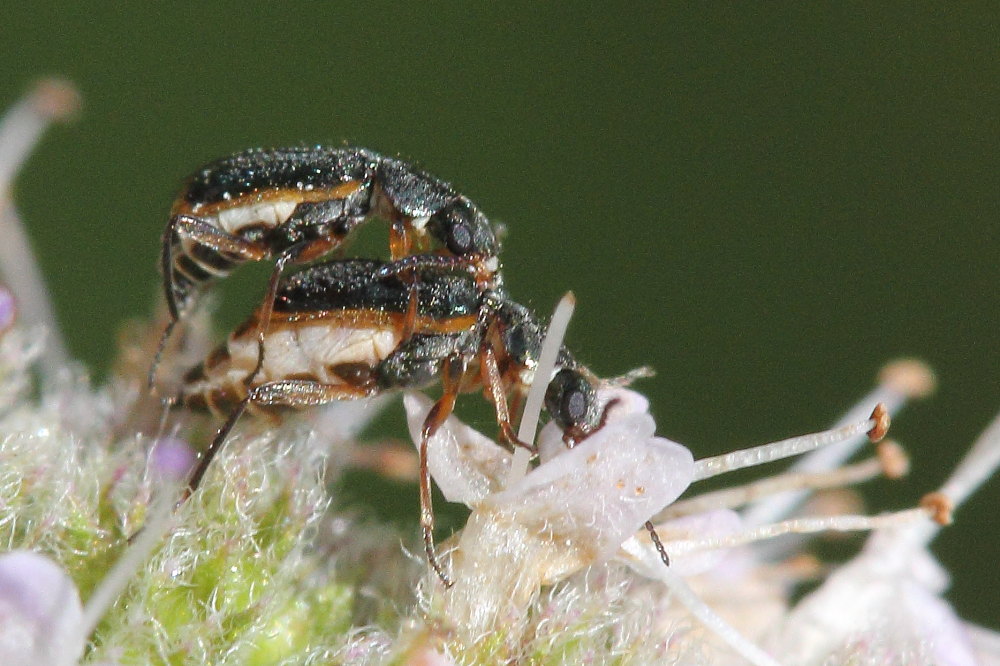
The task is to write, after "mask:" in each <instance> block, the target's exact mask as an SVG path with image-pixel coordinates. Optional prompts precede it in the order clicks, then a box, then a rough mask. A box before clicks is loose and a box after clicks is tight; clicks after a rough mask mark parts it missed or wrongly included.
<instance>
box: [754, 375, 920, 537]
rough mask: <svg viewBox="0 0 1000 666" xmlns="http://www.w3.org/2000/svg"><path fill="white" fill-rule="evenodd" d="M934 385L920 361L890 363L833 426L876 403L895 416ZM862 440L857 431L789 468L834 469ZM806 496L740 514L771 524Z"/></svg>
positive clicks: (770, 502) (797, 494)
mask: <svg viewBox="0 0 1000 666" xmlns="http://www.w3.org/2000/svg"><path fill="white" fill-rule="evenodd" d="M934 384H935V379H934V373H933V372H932V371H931V369H930V368H929V367H928V366H927V365H926V364H925V363H923V362H921V361H916V360H912V359H903V360H899V361H894V362H892V363H889V364H887V365H886V366H885V367H884V368H882V371H881V372H880V373H879V384H878V386H876V387H875V388H874V389H873V390H872V391H871V393H869V394H868V395H866V396H865V397H863V398H862V399H861V400H859V401H858V402H857V403H856V404H855V406H854V407H852V408H851V409H850V410H848V412H847V413H846V414H844V415H843V416H842V417H841V418H840V419H839V420H838V421H837V423H836V424H834V427H835V428H837V427H841V426H844V425H847V424H849V423H854V422H855V421H858V420H860V419H863V418H865V417H867V416H868V415H869V414H871V412H872V408H873V407H874V406H875V405H877V404H879V403H882V404H883V405H885V408H886V410H887V411H888V412H889V415H890V416H895V415H896V414H897V413H898V412H899V410H900V409H902V408H903V407H904V406H905V405H906V402H907V400H912V399H915V398H923V397H926V396H927V395H929V394H930V393H931V392H933V390H934ZM864 442H865V438H864V437H863V436H861V435H860V434H859V435H858V436H856V437H853V438H851V439H848V440H846V441H844V442H841V443H839V444H837V445H835V446H829V447H825V448H823V449H822V450H819V451H816V452H815V453H812V454H810V455H808V456H805V457H803V458H802V459H800V460H797V461H796V462H795V464H793V465H792V467H791V468H790V471H794V472H822V471H826V470H831V469H836V468H837V467H839V466H840V465H842V464H843V463H844V461H846V460H847V459H848V458H850V457H851V456H852V455H854V453H855V452H856V451H857V450H858V449H859V448H860V447H861V446H862V445H863V444H864ZM807 496H808V492H807V491H800V492H795V493H789V494H787V495H782V496H781V497H769V498H767V499H764V500H761V501H759V502H757V503H756V504H755V505H754V506H751V507H749V508H748V509H747V510H746V511H745V512H744V514H743V520H744V521H745V522H746V523H747V524H748V525H764V524H767V523H773V522H775V521H778V520H781V519H782V518H785V517H787V516H789V515H791V514H792V513H793V512H794V511H795V509H796V508H798V506H799V505H801V504H802V502H804V501H805V499H806V497H807Z"/></svg>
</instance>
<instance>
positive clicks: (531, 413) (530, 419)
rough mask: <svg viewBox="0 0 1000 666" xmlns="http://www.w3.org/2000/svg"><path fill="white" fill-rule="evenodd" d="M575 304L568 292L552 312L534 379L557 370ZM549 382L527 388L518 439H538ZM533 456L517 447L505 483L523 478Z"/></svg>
mask: <svg viewBox="0 0 1000 666" xmlns="http://www.w3.org/2000/svg"><path fill="white" fill-rule="evenodd" d="M575 307H576V297H574V296H573V292H571V291H570V292H566V295H565V296H563V297H562V298H561V299H560V300H559V304H558V305H556V310H555V312H553V313H552V321H550V322H549V328H548V330H547V331H546V332H545V340H544V341H543V342H542V351H541V353H539V355H538V366H537V367H536V368H535V379H537V378H539V377H549V376H551V375H552V373H553V372H554V371H555V367H556V360H557V358H558V357H559V348H560V347H561V346H562V342H563V338H565V337H566V329H567V328H568V327H569V320H570V317H572V316H573V309H574V308H575ZM547 388H548V382H539V381H533V382H532V383H531V387H530V388H529V389H528V397H527V399H526V400H525V401H524V412H523V416H522V417H521V425H520V427H519V428H518V430H517V438H518V439H519V440H521V441H522V442H525V443H529V444H530V443H531V442H534V441H535V431H536V430H537V429H538V419H539V417H540V416H541V414H542V402H543V401H544V400H545V390H546V389H547ZM530 459H531V452H530V451H528V450H527V449H524V448H521V447H518V449H517V450H516V451H514V458H513V460H511V464H510V473H509V474H508V475H507V482H506V483H505V484H504V486H510V485H511V484H513V483H515V482H517V481H519V480H520V479H522V478H524V475H525V474H526V473H527V471H528V461H529V460H530Z"/></svg>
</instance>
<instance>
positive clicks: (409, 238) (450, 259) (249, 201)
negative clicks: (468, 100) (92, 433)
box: [150, 146, 500, 383]
mask: <svg viewBox="0 0 1000 666" xmlns="http://www.w3.org/2000/svg"><path fill="white" fill-rule="evenodd" d="M376 216H377V217H382V218H385V219H386V220H388V221H389V223H390V240H389V245H390V247H389V250H390V255H391V258H392V259H393V260H394V263H392V264H391V265H389V266H387V267H386V268H385V270H400V271H409V272H412V271H413V270H415V269H418V268H436V269H441V270H447V269H453V268H462V269H464V270H467V271H469V272H470V273H471V274H472V275H473V276H474V277H475V279H476V281H477V283H478V284H479V286H480V288H483V289H486V288H489V287H491V286H494V285H495V284H497V283H498V281H499V273H498V270H499V258H498V253H499V250H500V247H499V243H498V241H497V237H496V233H495V232H494V229H493V226H492V225H491V224H490V222H489V220H488V219H487V218H486V216H485V215H483V214H482V212H480V210H479V209H478V208H477V207H476V205H475V204H474V203H472V201H470V200H469V199H468V198H467V197H465V196H463V195H461V194H458V193H457V192H455V191H454V190H453V189H452V188H451V186H450V185H449V184H448V183H446V182H444V181H442V180H440V179H438V178H436V177H434V176H431V175H429V174H427V173H425V172H423V171H420V170H418V169H416V168H415V167H413V166H412V165H410V164H407V163H406V162H403V161H401V160H398V159H394V158H391V157H385V156H383V155H379V154H378V153H375V152H373V151H370V150H366V149H364V148H324V147H321V146H315V147H300V148H276V149H253V150H247V151H243V152H240V153H236V154H234V155H231V156H229V157H226V158H224V159H221V160H218V161H215V162H212V163H210V164H207V165H205V166H204V167H202V168H200V169H199V170H198V171H196V172H195V173H194V174H193V175H192V176H191V177H190V178H188V180H187V182H186V184H185V186H184V188H183V189H182V191H181V192H180V194H179V195H178V197H177V199H176V200H175V202H174V205H173V208H172V210H171V216H170V221H169V223H168V224H167V227H166V230H165V231H164V233H163V239H162V252H161V271H162V273H163V288H164V292H165V295H166V300H167V306H168V309H169V311H170V323H169V324H168V327H167V330H166V331H165V332H164V335H163V338H162V340H161V345H160V348H161V349H162V348H163V346H164V345H165V344H166V341H167V339H168V338H169V336H170V334H171V331H172V329H173V327H174V326H175V325H176V323H177V321H178V319H179V318H180V316H181V314H182V312H183V311H184V310H185V309H186V308H187V306H188V304H189V303H190V301H191V297H192V295H193V294H194V292H195V291H196V290H197V289H198V288H200V287H202V286H204V285H207V284H208V283H210V282H212V281H214V280H216V279H220V278H223V277H225V276H227V275H228V274H229V273H230V272H231V271H232V270H233V269H234V268H235V267H236V266H237V265H239V264H242V263H245V262H250V261H267V260H273V261H274V262H275V266H274V270H273V272H272V274H271V279H270V281H269V284H268V290H267V295H266V296H265V298H264V299H263V303H264V305H265V307H266V306H268V305H269V304H270V303H272V302H273V301H274V295H275V292H276V289H277V283H278V279H279V278H280V275H281V273H282V271H283V269H284V267H285V265H286V264H295V263H301V262H309V261H313V260H315V259H317V258H320V257H322V256H324V255H326V254H328V253H330V252H332V251H333V250H336V249H337V248H339V247H341V246H342V245H343V244H344V243H345V241H346V240H347V239H348V237H349V236H350V234H351V232H352V231H354V229H356V228H357V227H358V226H360V225H362V224H363V223H364V222H366V221H367V220H369V219H371V218H372V217H376ZM266 320H267V317H264V321H266ZM263 334H264V332H263V331H259V335H258V337H259V338H262V337H263ZM158 359H159V353H158V354H157V357H156V360H154V363H153V369H152V370H151V371H150V383H152V377H153V374H154V373H155V368H156V364H157V362H158Z"/></svg>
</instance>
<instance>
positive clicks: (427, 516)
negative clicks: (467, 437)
mask: <svg viewBox="0 0 1000 666" xmlns="http://www.w3.org/2000/svg"><path fill="white" fill-rule="evenodd" d="M466 368H467V363H466V360H465V359H464V358H462V357H453V358H450V359H447V360H446V361H445V362H444V371H443V373H442V375H443V377H442V384H443V392H442V395H441V398H440V399H439V400H438V401H437V402H436V403H434V406H433V407H431V411H430V412H428V414H427V418H425V419H424V425H423V428H422V429H421V432H420V530H421V532H422V533H423V537H424V551H425V552H426V553H427V561H428V562H429V563H430V565H431V567H433V569H434V571H435V573H437V575H438V578H440V579H441V582H442V583H444V586H445V587H451V586H452V585H454V584H455V583H454V581H452V580H451V578H449V577H448V574H447V573H445V571H444V569H443V568H442V567H441V563H440V562H439V561H438V558H437V554H436V552H435V550H434V507H433V505H432V503H431V473H430V469H429V468H428V466H427V442H428V441H429V440H430V438H431V437H433V436H434V433H436V432H437V431H438V428H440V427H441V426H442V425H443V424H444V422H445V421H447V420H448V417H449V416H451V413H452V411H454V409H455V400H456V398H458V391H459V387H460V386H461V385H462V376H463V375H464V374H465V371H466Z"/></svg>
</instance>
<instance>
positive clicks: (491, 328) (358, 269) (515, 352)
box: [178, 259, 610, 585]
mask: <svg viewBox="0 0 1000 666" xmlns="http://www.w3.org/2000/svg"><path fill="white" fill-rule="evenodd" d="M386 269H389V270H386ZM414 293H415V294H416V296H415V297H414ZM265 315H266V316H267V317H269V321H267V322H266V323H267V326H266V334H265V336H264V343H263V350H264V354H263V361H262V362H260V363H259V365H258V359H259V355H258V341H257V338H256V337H255V332H256V331H258V330H260V328H261V317H263V316H265ZM544 332H545V331H544V327H543V326H542V325H541V324H540V322H539V321H538V319H537V317H535V315H534V314H533V313H532V312H531V311H530V310H528V309H527V308H526V307H524V306H523V305H520V304H518V303H516V302H514V301H513V300H512V299H511V298H510V297H509V296H508V295H507V294H506V292H504V291H503V290H502V289H499V288H496V289H486V290H483V289H480V288H479V286H478V285H477V283H476V280H475V277H474V276H473V275H471V274H469V273H468V272H465V271H461V270H451V271H441V270H437V269H436V268H434V267H421V268H419V269H417V276H416V279H415V280H414V281H408V280H406V279H404V278H403V276H402V274H401V272H400V271H398V270H395V269H394V268H393V267H392V266H391V265H390V264H387V263H386V262H382V261H377V260H370V259H345V260H334V261H328V262H325V263H322V264H317V265H314V266H310V267H307V268H304V269H300V270H298V271H296V272H294V273H292V274H289V275H287V276H285V278H283V279H282V280H281V281H280V283H279V285H278V288H277V295H276V298H275V301H274V303H273V307H271V308H265V307H264V306H261V307H259V308H258V309H257V310H256V311H255V312H254V314H253V315H252V316H251V317H250V318H249V319H248V320H247V321H246V322H245V323H244V324H242V325H241V326H239V327H238V328H237V329H236V330H234V331H233V333H232V334H231V335H230V336H229V338H228V339H227V340H226V342H225V343H224V344H223V345H221V346H220V347H218V348H217V349H216V350H215V351H213V352H212V353H211V354H210V355H209V356H208V357H207V358H206V360H205V361H204V362H203V363H201V364H199V365H198V366H196V367H195V368H193V369H192V370H191V371H190V372H188V373H187V375H186V377H185V379H184V384H183V387H182V388H181V391H180V395H179V396H178V402H180V403H183V404H185V405H187V406H189V407H192V408H195V409H207V410H209V411H211V412H213V413H215V414H217V415H227V416H226V419H225V422H224V424H223V426H222V427H221V428H220V430H219V431H218V433H217V435H216V436H215V438H214V440H213V441H212V443H211V445H210V447H209V449H208V450H207V451H206V452H205V455H204V456H203V457H202V459H201V461H200V462H199V465H198V467H197V468H196V470H195V471H194V473H193V474H192V476H191V480H190V482H189V492H193V490H194V489H195V488H197V486H198V484H199V482H200V481H201V478H202V477H203V475H204V473H205V471H206V470H207V468H208V465H209V463H210V462H211V460H212V458H213V457H214V455H215V454H216V453H217V452H218V450H219V448H220V447H221V446H222V444H223V443H224V442H225V440H226V438H227V436H228V434H229V432H230V431H231V429H232V428H233V427H234V425H235V424H236V422H237V420H238V419H239V418H240V416H241V415H242V414H243V412H244V411H246V410H247V409H250V410H252V411H257V412H264V413H270V414H273V415H280V413H281V412H282V411H284V410H287V409H297V408H305V407H310V406H313V405H319V404H324V403H329V402H333V401H337V400H354V399H360V398H367V397H371V396H375V395H379V394H382V393H385V392H388V391H395V390H401V389H420V388H425V387H427V386H430V385H431V384H434V383H438V382H440V383H441V385H442V395H441V397H440V398H439V399H438V400H437V402H435V404H434V406H433V407H432V409H431V410H430V412H429V414H428V415H427V417H426V419H425V421H424V424H423V427H422V432H421V441H420V444H419V457H420V507H421V509H420V516H421V528H422V533H423V539H424V546H425V550H426V552H427V558H428V561H429V562H430V564H431V565H432V566H433V568H434V570H435V571H436V572H437V574H438V576H439V577H440V578H441V580H442V581H443V582H444V583H445V584H446V585H450V584H451V582H450V580H449V579H448V577H447V575H446V574H445V572H444V571H443V569H442V568H441V566H440V564H439V563H438V561H437V558H436V556H435V552H434V542H433V536H432V535H433V513H432V510H431V493H430V474H429V471H428V466H427V445H428V441H429V440H430V438H431V437H432V436H433V435H434V433H435V432H437V430H438V429H439V428H440V427H441V425H442V424H443V423H444V422H445V420H446V419H447V418H448V416H449V415H450V414H451V412H452V410H453V409H454V406H455V402H456V399H457V397H458V395H459V393H460V392H463V391H471V390H475V389H478V388H482V389H483V390H484V393H485V394H486V397H487V399H488V400H489V401H490V402H491V403H493V406H494V410H495V412H496V419H497V423H498V425H499V427H500V441H501V442H502V443H503V444H505V445H506V446H507V447H508V448H509V449H513V447H515V446H523V447H526V448H528V449H530V450H532V451H533V452H534V447H533V446H532V445H529V444H526V443H523V442H519V441H518V440H517V437H516V435H515V434H514V429H513V426H512V423H511V419H510V410H509V408H508V397H509V396H511V395H513V397H514V398H516V399H519V398H520V397H523V395H524V394H525V393H526V392H527V390H528V388H529V387H530V385H531V383H532V381H533V380H534V370H535V368H536V366H537V359H538V356H539V354H540V352H541V346H542V340H543V338H544ZM542 380H543V381H546V382H547V388H546V393H545V407H546V409H547V410H548V412H549V414H550V416H551V418H552V419H553V421H554V422H555V423H556V424H557V425H558V426H559V427H560V429H561V430H562V431H563V439H564V441H565V442H566V443H567V445H569V446H572V445H574V444H575V443H577V442H579V441H580V440H582V439H583V438H585V437H586V436H588V435H589V434H591V433H593V432H594V431H596V430H597V429H599V428H600V427H602V426H603V424H604V420H605V419H606V416H607V410H608V408H609V407H610V405H602V404H601V401H600V399H599V398H598V393H597V388H598V386H599V385H600V381H599V380H598V378H597V377H596V376H595V375H594V374H593V373H592V372H590V371H589V370H588V369H587V368H586V367H585V366H583V365H582V364H580V363H579V362H578V361H576V359H575V358H574V357H573V356H572V354H571V353H570V352H569V351H568V350H567V349H565V348H562V349H561V350H560V352H559V355H558V360H557V364H556V369H555V371H554V373H553V375H552V376H551V377H547V378H542Z"/></svg>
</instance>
